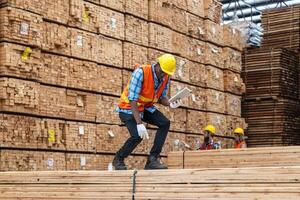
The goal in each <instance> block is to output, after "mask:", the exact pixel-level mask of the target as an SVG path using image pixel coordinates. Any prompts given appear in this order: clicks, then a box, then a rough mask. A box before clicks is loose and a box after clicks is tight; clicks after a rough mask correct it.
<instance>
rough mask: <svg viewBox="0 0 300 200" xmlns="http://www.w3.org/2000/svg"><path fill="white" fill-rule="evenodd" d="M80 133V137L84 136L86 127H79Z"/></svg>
mask: <svg viewBox="0 0 300 200" xmlns="http://www.w3.org/2000/svg"><path fill="white" fill-rule="evenodd" d="M78 132H79V135H84V126H79V127H78Z"/></svg>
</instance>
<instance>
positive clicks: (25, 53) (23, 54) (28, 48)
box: [21, 47, 31, 61]
mask: <svg viewBox="0 0 300 200" xmlns="http://www.w3.org/2000/svg"><path fill="white" fill-rule="evenodd" d="M30 53H31V48H30V47H26V48H25V50H24V51H23V53H22V56H21V58H22V61H26V60H28V57H29V54H30Z"/></svg>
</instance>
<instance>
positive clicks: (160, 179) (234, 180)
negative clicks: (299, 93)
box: [0, 166, 300, 200]
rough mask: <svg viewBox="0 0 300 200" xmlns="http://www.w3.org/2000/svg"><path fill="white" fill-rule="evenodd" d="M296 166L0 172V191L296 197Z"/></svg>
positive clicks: (33, 195)
mask: <svg viewBox="0 0 300 200" xmlns="http://www.w3.org/2000/svg"><path fill="white" fill-rule="evenodd" d="M299 169H300V168H299V167H298V166H293V167H292V166H290V167H264V168H259V167H257V168H241V169H234V168H216V169H188V170H187V169H185V170H176V169H175V170H160V171H131V170H130V171H122V172H103V171H77V172H74V171H65V172H64V171H57V172H2V174H1V178H0V183H1V186H0V191H1V197H2V198H5V199H14V198H22V199H26V198H30V199H41V198H43V199H93V198H97V199H151V200H158V199H167V200H171V199H199V198H202V199H229V200H233V199H243V200H244V199H276V200H277V199H278V200H279V199H283V198H288V199H291V200H296V199H299V187H300V183H299V179H300V176H299ZM174 177H180V178H174ZM241 191H242V192H241Z"/></svg>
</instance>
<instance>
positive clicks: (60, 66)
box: [0, 0, 245, 171]
mask: <svg viewBox="0 0 300 200" xmlns="http://www.w3.org/2000/svg"><path fill="white" fill-rule="evenodd" d="M0 5H1V6H0V87H1V89H0V119H1V121H0V139H1V140H0V148H1V150H2V151H3V152H2V153H1V162H2V165H1V168H0V170H5V171H6V170H11V169H13V170H23V171H24V170H54V169H60V170H65V169H72V170H76V169H84V170H93V169H97V170H98V169H103V170H104V169H107V166H108V164H109V162H110V161H111V160H112V159H113V155H114V154H115V152H116V151H117V150H118V149H119V148H120V147H121V145H122V144H123V143H124V141H125V140H126V139H127V137H129V134H128V131H127V129H126V127H125V126H124V124H122V123H121V121H120V120H119V117H118V113H116V112H115V109H116V108H117V106H118V99H119V97H120V94H121V92H122V90H123V89H124V88H125V87H126V85H127V83H128V81H129V79H130V75H131V73H132V71H133V70H134V69H135V68H136V67H137V66H139V65H142V64H149V63H153V62H155V60H156V58H157V57H158V56H159V55H161V54H163V53H172V54H174V55H175V56H176V59H177V63H178V64H177V71H176V74H175V76H174V77H172V81H171V85H170V89H169V92H168V94H169V95H170V96H172V95H174V94H175V93H176V92H178V91H179V90H180V89H182V88H183V87H188V88H190V89H191V90H192V91H193V92H192V93H193V94H192V95H191V96H190V97H189V98H188V99H186V100H185V101H184V104H183V106H181V107H180V108H178V109H173V110H170V109H169V108H163V107H162V106H160V105H158V107H159V109H160V110H161V111H162V112H163V113H164V114H165V115H166V116H167V117H168V118H169V119H170V121H171V127H170V133H169V136H168V138H167V141H166V144H165V146H164V148H163V151H162V159H164V158H166V156H167V153H168V152H169V151H172V150H174V149H175V148H177V146H178V145H177V144H184V143H186V144H187V145H185V146H193V144H194V143H196V142H197V141H198V140H202V133H201V131H200V130H201V129H202V128H203V127H204V126H205V125H206V124H213V125H215V126H216V127H217V129H218V134H217V136H216V140H221V141H222V146H223V147H232V130H233V129H234V128H235V127H236V126H243V127H244V126H245V122H244V119H243V118H242V117H241V98H242V93H243V91H244V84H243V81H242V79H241V76H240V74H241V59H242V56H241V49H242V46H241V42H240V41H241V37H240V33H239V32H238V31H237V30H234V29H231V28H230V27H227V26H225V27H223V26H221V25H220V16H221V8H222V5H221V4H220V2H219V1H218V0H205V1H192V0H185V1H170V0H155V1H154V0H150V1H148V0H135V1H132V0H122V1H108V0H70V1H59V0H55V1H53V0H40V1H37V0H26V1H16V0H0ZM148 129H149V133H150V136H151V137H150V138H151V139H150V140H148V141H143V142H142V143H141V144H140V145H139V146H138V147H137V149H136V150H135V151H134V153H133V154H132V157H131V159H129V160H128V161H127V162H128V163H127V164H128V165H129V167H130V168H143V166H144V163H145V160H146V159H147V156H148V154H149V151H150V149H151V147H152V143H153V140H154V137H155V130H156V127H154V126H148ZM19 160H21V161H19ZM20 163H21V164H20ZM47 163H48V164H47ZM49 163H50V164H49ZM53 163H54V164H53ZM48 165H52V166H50V167H49V166H48Z"/></svg>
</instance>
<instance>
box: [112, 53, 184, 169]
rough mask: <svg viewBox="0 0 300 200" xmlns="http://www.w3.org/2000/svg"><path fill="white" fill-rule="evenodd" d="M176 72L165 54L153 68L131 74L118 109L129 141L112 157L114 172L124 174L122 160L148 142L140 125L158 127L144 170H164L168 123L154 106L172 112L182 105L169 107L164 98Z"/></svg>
mask: <svg viewBox="0 0 300 200" xmlns="http://www.w3.org/2000/svg"><path fill="white" fill-rule="evenodd" d="M175 70H176V59H175V57H174V56H173V55H171V54H164V55H161V56H160V57H159V58H158V59H157V62H156V63H155V64H153V65H143V66H140V67H138V68H137V69H136V70H135V71H134V72H133V73H132V75H131V79H130V81H129V84H128V85H127V86H126V88H125V89H124V91H123V93H122V95H121V98H120V101H119V106H118V109H117V111H118V112H119V117H120V119H121V121H122V122H123V123H124V124H125V125H126V127H127V129H128V131H129V133H130V137H129V138H128V139H127V141H126V142H125V143H124V144H123V146H122V147H121V148H120V150H119V151H118V152H117V153H116V155H115V158H114V160H113V163H112V164H113V166H114V168H115V169H116V170H126V169H127V167H126V165H125V163H124V159H125V158H126V157H128V156H129V155H130V153H131V152H132V151H133V150H134V149H135V148H136V147H137V145H138V144H139V143H140V142H141V141H142V140H143V139H148V138H149V135H148V131H147V129H146V127H145V125H144V124H143V122H146V123H149V124H152V125H155V126H157V127H158V130H157V132H156V135H155V138H154V144H153V147H152V149H151V151H150V155H149V157H148V160H147V163H146V165H145V169H166V168H167V167H166V166H165V165H164V164H162V163H161V162H160V160H159V155H160V153H161V150H162V147H163V145H164V143H165V140H166V137H167V134H168V131H169V128H170V120H169V119H168V118H166V117H165V116H164V115H163V114H162V113H161V112H160V111H159V110H158V109H157V108H156V107H155V106H154V103H160V104H162V105H164V106H169V107H171V108H177V107H179V106H180V105H181V101H180V100H179V101H177V102H172V103H170V102H169V98H168V97H167V90H168V87H169V84H170V77H171V76H172V75H173V74H174V73H175Z"/></svg>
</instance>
